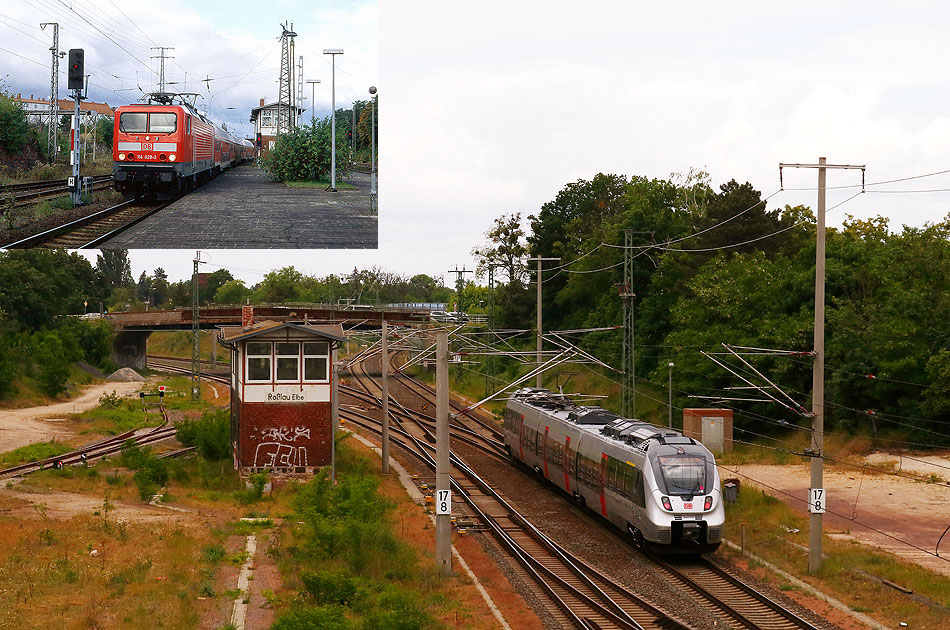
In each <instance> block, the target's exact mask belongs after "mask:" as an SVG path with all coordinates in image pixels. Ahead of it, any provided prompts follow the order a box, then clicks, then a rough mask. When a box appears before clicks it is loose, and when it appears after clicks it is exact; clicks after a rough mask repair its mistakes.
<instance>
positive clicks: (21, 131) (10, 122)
mask: <svg viewBox="0 0 950 630" xmlns="http://www.w3.org/2000/svg"><path fill="white" fill-rule="evenodd" d="M29 136H30V129H29V126H28V125H27V123H26V113H25V112H24V111H23V107H22V105H20V103H18V102H17V101H14V100H13V99H12V98H11V96H10V94H9V93H8V92H7V90H6V87H5V86H4V85H3V83H2V81H0V146H2V147H4V148H5V149H6V150H7V151H9V152H11V153H19V152H20V151H21V150H22V149H23V147H24V146H26V142H27V140H28V139H29Z"/></svg>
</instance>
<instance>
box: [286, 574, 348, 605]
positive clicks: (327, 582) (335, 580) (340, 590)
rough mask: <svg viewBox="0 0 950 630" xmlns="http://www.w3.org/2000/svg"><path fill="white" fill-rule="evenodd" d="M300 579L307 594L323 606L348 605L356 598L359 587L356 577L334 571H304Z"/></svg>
mask: <svg viewBox="0 0 950 630" xmlns="http://www.w3.org/2000/svg"><path fill="white" fill-rule="evenodd" d="M300 579H301V581H303V585H304V588H305V589H306V592H307V595H309V596H310V597H312V598H313V599H314V601H315V602H316V603H317V604H320V605H321V606H323V605H326V604H336V605H340V606H347V605H349V604H350V603H351V602H353V601H354V600H355V599H356V596H357V592H358V588H359V582H358V581H357V580H356V578H352V577H349V576H347V575H346V574H344V573H337V572H332V571H304V572H303V573H301V574H300Z"/></svg>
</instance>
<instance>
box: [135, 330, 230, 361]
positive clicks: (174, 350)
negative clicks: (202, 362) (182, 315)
mask: <svg viewBox="0 0 950 630" xmlns="http://www.w3.org/2000/svg"><path fill="white" fill-rule="evenodd" d="M217 343H218V342H217V339H216V337H215V336H214V335H204V334H203V335H200V336H199V346H200V349H201V358H202V359H206V360H208V361H210V360H211V355H212V348H213V347H214V346H215V345H216V344H217ZM148 352H149V354H159V355H162V356H169V357H181V358H182V359H191V332H190V331H187V330H177V331H174V332H170V331H160V332H154V333H152V334H151V336H150V337H149V338H148ZM230 361H231V357H230V355H229V354H228V353H226V352H223V351H221V348H218V362H219V363H222V364H224V365H227V364H228V363H230Z"/></svg>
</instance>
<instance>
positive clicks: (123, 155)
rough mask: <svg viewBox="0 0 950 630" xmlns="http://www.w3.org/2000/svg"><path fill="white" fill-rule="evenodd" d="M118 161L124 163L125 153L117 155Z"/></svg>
mask: <svg viewBox="0 0 950 630" xmlns="http://www.w3.org/2000/svg"><path fill="white" fill-rule="evenodd" d="M119 161H120V162H124V161H125V153H120V154H119Z"/></svg>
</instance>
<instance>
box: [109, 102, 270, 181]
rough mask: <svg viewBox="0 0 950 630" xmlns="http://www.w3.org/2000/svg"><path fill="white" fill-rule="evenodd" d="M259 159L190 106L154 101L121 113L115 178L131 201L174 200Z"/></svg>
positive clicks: (114, 154)
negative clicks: (228, 170)
mask: <svg viewBox="0 0 950 630" xmlns="http://www.w3.org/2000/svg"><path fill="white" fill-rule="evenodd" d="M153 100H157V101H158V102H157V103H153V102H151V101H153ZM253 156H254V147H253V146H252V145H251V143H250V142H248V141H247V140H244V139H242V138H237V137H235V136H233V135H232V134H230V133H228V132H227V131H226V130H224V129H221V128H220V127H218V126H216V125H215V124H214V123H212V122H211V121H210V120H208V118H206V117H205V116H204V115H203V114H201V113H200V112H198V111H197V110H196V109H195V108H194V107H192V105H191V104H190V103H187V102H184V101H182V102H180V103H173V100H172V98H171V95H167V94H161V95H150V99H149V102H148V103H137V104H134V105H123V106H121V107H119V108H117V109H116V115H115V131H114V133H113V140H112V160H113V164H112V174H113V175H114V177H115V179H114V186H115V189H116V190H118V191H119V192H121V193H123V194H124V195H126V196H132V195H136V194H143V193H144V194H157V195H159V196H165V197H171V196H174V195H177V194H180V193H181V192H183V191H185V190H188V189H190V188H192V187H194V186H197V185H199V184H201V183H203V182H205V181H207V180H208V179H210V178H212V177H214V176H215V175H217V174H218V173H220V172H221V171H223V170H224V169H226V168H230V167H231V166H235V165H237V164H240V163H241V162H243V161H244V160H248V159H251V158H252V157H253Z"/></svg>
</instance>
